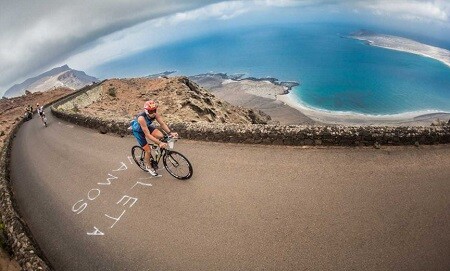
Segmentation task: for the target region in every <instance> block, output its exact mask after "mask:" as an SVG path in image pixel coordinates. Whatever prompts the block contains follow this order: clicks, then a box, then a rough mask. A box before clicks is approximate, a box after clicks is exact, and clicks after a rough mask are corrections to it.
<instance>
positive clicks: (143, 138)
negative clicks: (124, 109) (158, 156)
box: [131, 100, 178, 176]
mask: <svg viewBox="0 0 450 271" xmlns="http://www.w3.org/2000/svg"><path fill="white" fill-rule="evenodd" d="M157 109H158V104H157V102H156V101H154V100H149V101H147V102H145V104H144V112H142V113H140V114H138V115H137V116H136V118H135V119H133V120H132V121H131V130H132V131H133V135H134V137H135V138H136V140H137V141H138V143H139V145H140V146H141V147H142V148H143V149H144V150H145V163H146V171H147V172H148V173H150V174H151V175H152V176H159V174H158V173H157V172H156V171H155V169H154V168H153V167H152V162H151V161H150V158H151V154H150V151H151V149H150V145H149V144H148V143H150V142H153V143H154V144H156V145H158V146H159V147H160V148H162V149H163V148H167V143H165V142H162V141H161V139H162V138H163V137H164V135H163V133H162V132H161V131H160V130H158V129H157V128H156V127H155V126H154V125H153V122H154V121H155V120H156V121H157V122H158V123H159V125H160V127H161V129H162V130H163V131H164V132H166V133H167V134H169V135H170V136H171V137H174V138H177V137H178V133H176V132H172V131H171V130H170V128H169V127H168V126H167V124H166V123H165V122H164V120H163V118H162V117H161V115H159V114H158V113H157V112H156V111H157Z"/></svg>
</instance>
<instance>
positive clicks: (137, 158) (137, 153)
mask: <svg viewBox="0 0 450 271" xmlns="http://www.w3.org/2000/svg"><path fill="white" fill-rule="evenodd" d="M131 156H133V160H134V162H136V164H137V165H138V166H139V167H140V168H141V169H142V170H143V171H147V170H146V169H145V162H144V161H145V151H144V149H143V148H141V147H140V146H134V147H133V148H131Z"/></svg>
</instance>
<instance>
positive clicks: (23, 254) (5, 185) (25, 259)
mask: <svg viewBox="0 0 450 271" xmlns="http://www.w3.org/2000/svg"><path fill="white" fill-rule="evenodd" d="M22 123H23V119H22V121H20V122H19V123H18V124H17V125H16V126H15V127H14V129H13V130H12V132H11V133H10V135H9V137H8V138H7V139H6V141H5V144H4V146H3V148H2V151H1V160H0V213H1V216H2V222H3V224H4V225H5V231H6V235H7V245H8V247H9V249H10V250H11V252H12V255H13V259H14V260H16V261H17V262H18V263H19V264H20V266H21V268H22V270H30V271H32V270H51V268H50V267H49V265H47V264H46V262H45V261H44V260H42V253H41V252H40V250H39V249H38V247H37V246H36V243H35V242H34V241H33V239H32V235H31V234H30V231H29V230H28V227H27V225H26V223H25V222H24V221H23V220H22V219H21V216H20V214H19V213H18V212H17V211H16V210H18V209H17V208H16V204H15V202H14V195H13V193H12V190H11V187H10V183H9V163H10V156H11V145H12V144H11V143H12V139H13V138H14V135H15V133H16V132H17V130H18V128H19V127H20V125H22Z"/></svg>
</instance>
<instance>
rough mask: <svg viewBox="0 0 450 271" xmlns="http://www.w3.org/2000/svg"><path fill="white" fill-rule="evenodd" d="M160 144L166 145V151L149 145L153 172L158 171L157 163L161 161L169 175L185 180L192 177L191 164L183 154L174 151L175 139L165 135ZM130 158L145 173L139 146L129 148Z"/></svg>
mask: <svg viewBox="0 0 450 271" xmlns="http://www.w3.org/2000/svg"><path fill="white" fill-rule="evenodd" d="M161 141H162V142H166V143H167V144H168V148H167V149H161V148H159V147H158V146H157V145H155V144H149V145H150V149H151V150H153V153H154V154H153V153H152V151H150V162H151V165H152V167H153V169H154V170H157V169H158V165H159V161H160V160H161V158H162V160H163V165H164V168H165V169H166V170H167V172H169V174H170V175H172V176H173V177H175V178H177V179H179V180H187V179H189V178H191V177H192V174H193V168H192V164H191V162H189V160H188V159H187V158H186V156H184V155H183V154H181V153H179V152H177V151H174V150H173V148H174V145H175V141H177V138H172V137H169V136H167V135H165V136H164V137H163V139H161ZM131 156H132V157H133V160H134V161H135V162H136V164H137V165H138V166H139V168H140V169H142V170H143V171H147V170H146V168H145V151H144V149H143V148H142V147H141V146H137V145H136V146H133V147H132V148H131Z"/></svg>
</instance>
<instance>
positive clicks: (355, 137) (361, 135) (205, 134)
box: [52, 106, 450, 147]
mask: <svg viewBox="0 0 450 271" xmlns="http://www.w3.org/2000/svg"><path fill="white" fill-rule="evenodd" d="M52 113H53V114H54V115H55V116H57V117H59V118H61V119H64V120H66V121H69V122H72V123H75V124H77V125H80V126H85V127H88V128H93V129H98V130H99V131H100V132H101V133H108V132H110V133H115V134H118V135H121V136H123V135H126V134H130V131H129V130H127V128H128V127H129V122H123V121H106V120H102V119H101V118H97V117H89V116H83V115H81V114H78V113H75V112H72V111H65V110H60V109H59V108H58V109H57V107H55V106H52ZM169 126H170V127H171V128H172V129H173V130H174V131H177V132H178V133H179V134H180V136H181V137H183V138H186V139H194V140H205V141H216V142H232V143H248V144H267V145H295V146H375V147H379V146H381V145H416V146H418V145H421V144H423V145H433V144H447V143H450V126H434V127H431V126H430V127H370V126H369V127H346V126H301V125H289V126H279V125H263V124H249V125H238V124H211V123H171V124H169Z"/></svg>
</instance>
